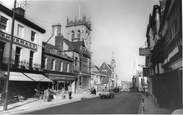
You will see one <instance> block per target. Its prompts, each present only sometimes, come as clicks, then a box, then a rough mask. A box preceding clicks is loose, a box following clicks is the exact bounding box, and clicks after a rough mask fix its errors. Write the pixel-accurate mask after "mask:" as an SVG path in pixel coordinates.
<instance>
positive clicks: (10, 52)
mask: <svg viewBox="0 0 183 115" xmlns="http://www.w3.org/2000/svg"><path fill="white" fill-rule="evenodd" d="M15 8H16V0H14V9H13V19H12V28H11V40H10V49H9V61H8V73H7V74H8V75H7V78H6V86H5V100H4V107H3V110H4V111H6V110H7V106H8V85H9V76H10V63H11V55H12V45H13V33H14V22H15Z"/></svg>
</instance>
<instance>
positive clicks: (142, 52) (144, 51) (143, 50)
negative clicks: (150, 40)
mask: <svg viewBox="0 0 183 115" xmlns="http://www.w3.org/2000/svg"><path fill="white" fill-rule="evenodd" d="M139 55H140V56H149V55H150V49H149V48H139Z"/></svg>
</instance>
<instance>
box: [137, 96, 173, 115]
mask: <svg viewBox="0 0 183 115" xmlns="http://www.w3.org/2000/svg"><path fill="white" fill-rule="evenodd" d="M143 99H144V102H143ZM172 112H173V111H172V110H169V109H167V108H160V107H159V105H158V104H157V103H156V102H155V100H154V99H153V96H152V95H151V94H150V95H149V96H148V97H144V96H143V95H142V103H141V108H140V112H139V113H140V114H171V113H172Z"/></svg>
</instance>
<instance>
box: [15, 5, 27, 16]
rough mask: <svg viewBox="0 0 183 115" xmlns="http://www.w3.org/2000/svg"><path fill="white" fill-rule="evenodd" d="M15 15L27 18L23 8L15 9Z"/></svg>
mask: <svg viewBox="0 0 183 115" xmlns="http://www.w3.org/2000/svg"><path fill="white" fill-rule="evenodd" d="M15 13H17V14H18V15H20V16H22V17H25V10H24V9H23V8H21V7H18V8H15Z"/></svg>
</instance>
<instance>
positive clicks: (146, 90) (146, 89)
mask: <svg viewBox="0 0 183 115" xmlns="http://www.w3.org/2000/svg"><path fill="white" fill-rule="evenodd" d="M145 92H146V97H147V98H148V95H149V94H148V88H147V87H146V88H145Z"/></svg>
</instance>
